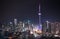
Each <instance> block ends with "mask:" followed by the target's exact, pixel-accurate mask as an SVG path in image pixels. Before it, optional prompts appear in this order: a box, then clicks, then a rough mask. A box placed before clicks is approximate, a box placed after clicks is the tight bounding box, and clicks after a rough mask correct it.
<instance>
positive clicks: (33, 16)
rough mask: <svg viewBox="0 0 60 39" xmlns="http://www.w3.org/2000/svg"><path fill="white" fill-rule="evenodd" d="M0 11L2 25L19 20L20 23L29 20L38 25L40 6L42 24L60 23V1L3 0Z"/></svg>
mask: <svg viewBox="0 0 60 39" xmlns="http://www.w3.org/2000/svg"><path fill="white" fill-rule="evenodd" d="M0 2H1V7H0V8H1V9H0V11H1V12H0V23H1V24H3V23H8V22H10V21H13V19H14V18H17V19H18V20H20V21H23V20H26V19H29V20H31V21H32V22H33V23H38V5H39V3H40V5H41V13H42V22H43V21H46V20H49V21H60V4H59V0H3V1H0Z"/></svg>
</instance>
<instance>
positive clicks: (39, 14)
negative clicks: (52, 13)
mask: <svg viewBox="0 0 60 39" xmlns="http://www.w3.org/2000/svg"><path fill="white" fill-rule="evenodd" d="M38 16H39V28H40V30H41V31H42V23H41V11H40V4H39V13H38Z"/></svg>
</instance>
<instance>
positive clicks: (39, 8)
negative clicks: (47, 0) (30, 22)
mask: <svg viewBox="0 0 60 39" xmlns="http://www.w3.org/2000/svg"><path fill="white" fill-rule="evenodd" d="M39 13H40V4H39Z"/></svg>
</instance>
